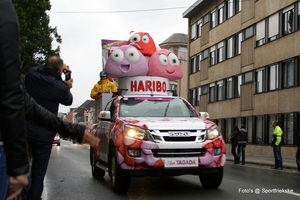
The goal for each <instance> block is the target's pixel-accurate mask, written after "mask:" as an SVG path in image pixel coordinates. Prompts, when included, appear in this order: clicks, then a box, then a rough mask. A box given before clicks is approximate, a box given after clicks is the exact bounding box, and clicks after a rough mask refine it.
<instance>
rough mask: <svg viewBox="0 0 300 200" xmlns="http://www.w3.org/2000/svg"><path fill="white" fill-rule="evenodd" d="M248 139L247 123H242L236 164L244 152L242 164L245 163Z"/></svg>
mask: <svg viewBox="0 0 300 200" xmlns="http://www.w3.org/2000/svg"><path fill="white" fill-rule="evenodd" d="M247 141H248V133H247V131H246V129H245V125H244V124H241V128H240V131H239V133H238V153H237V156H236V162H235V164H239V163H240V158H241V154H242V165H244V164H245V149H246V145H247Z"/></svg>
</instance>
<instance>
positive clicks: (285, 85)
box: [183, 0, 300, 157]
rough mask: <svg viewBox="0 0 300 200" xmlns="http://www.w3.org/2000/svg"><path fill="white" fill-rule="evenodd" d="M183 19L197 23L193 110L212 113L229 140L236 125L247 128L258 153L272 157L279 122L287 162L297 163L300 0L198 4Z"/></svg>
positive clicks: (193, 28)
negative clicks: (276, 123) (276, 125)
mask: <svg viewBox="0 0 300 200" xmlns="http://www.w3.org/2000/svg"><path fill="white" fill-rule="evenodd" d="M183 17H184V18H188V21H189V22H188V26H189V44H188V48H189V49H188V51H189V63H188V66H189V72H188V74H189V75H188V86H189V94H188V96H189V97H188V98H189V100H190V102H191V103H192V105H193V106H194V107H195V108H196V109H197V110H198V111H207V112H208V113H209V114H210V117H211V119H214V120H215V121H216V123H217V124H218V126H219V128H220V130H221V132H222V133H223V135H224V139H225V140H226V141H228V140H229V138H230V135H231V132H232V127H233V125H238V126H240V124H245V126H246V129H247V130H248V142H249V145H250V147H247V148H248V151H251V152H252V153H253V154H272V150H271V148H270V144H271V139H272V133H273V128H272V125H271V123H272V121H273V120H278V122H279V124H280V127H281V128H282V130H283V132H284V134H283V142H284V146H283V149H284V150H283V156H289V157H294V156H295V149H296V148H295V146H296V145H297V144H296V143H297V134H298V132H299V130H300V125H299V124H300V46H299V45H300V1H298V0H285V1H282V0H247V1H246V0H245V1H244V0H198V1H197V2H195V3H194V4H193V5H192V6H191V7H190V8H188V9H187V10H186V11H185V12H184V13H183ZM249 145H248V146H249ZM266 151H267V153H266Z"/></svg>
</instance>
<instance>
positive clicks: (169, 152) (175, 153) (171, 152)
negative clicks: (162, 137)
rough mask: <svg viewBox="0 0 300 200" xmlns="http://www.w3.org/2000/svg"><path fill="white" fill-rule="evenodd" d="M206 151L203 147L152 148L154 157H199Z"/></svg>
mask: <svg viewBox="0 0 300 200" xmlns="http://www.w3.org/2000/svg"><path fill="white" fill-rule="evenodd" d="M205 152H206V149H205V148H201V149H152V153H153V156H154V157H156V158H167V157H168V158H170V157H200V156H203V155H204V154H205Z"/></svg>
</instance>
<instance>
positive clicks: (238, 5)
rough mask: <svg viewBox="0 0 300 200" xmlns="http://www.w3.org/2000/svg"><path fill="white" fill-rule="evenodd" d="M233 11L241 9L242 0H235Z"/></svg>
mask: <svg viewBox="0 0 300 200" xmlns="http://www.w3.org/2000/svg"><path fill="white" fill-rule="evenodd" d="M235 10H236V12H235V13H238V12H241V10H242V0H235Z"/></svg>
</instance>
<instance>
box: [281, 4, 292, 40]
mask: <svg viewBox="0 0 300 200" xmlns="http://www.w3.org/2000/svg"><path fill="white" fill-rule="evenodd" d="M282 29H283V31H282V34H283V35H287V34H290V33H292V32H294V30H295V26H294V6H290V7H288V8H286V9H284V10H283V14H282Z"/></svg>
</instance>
